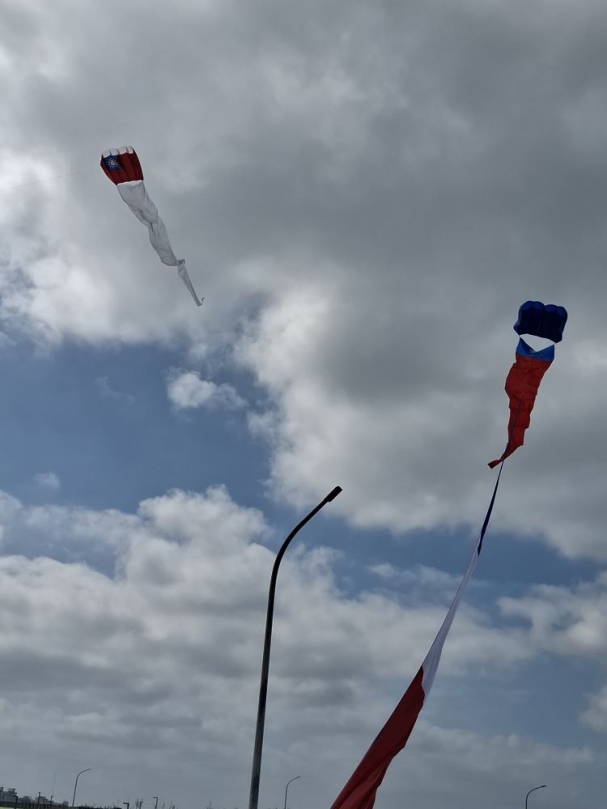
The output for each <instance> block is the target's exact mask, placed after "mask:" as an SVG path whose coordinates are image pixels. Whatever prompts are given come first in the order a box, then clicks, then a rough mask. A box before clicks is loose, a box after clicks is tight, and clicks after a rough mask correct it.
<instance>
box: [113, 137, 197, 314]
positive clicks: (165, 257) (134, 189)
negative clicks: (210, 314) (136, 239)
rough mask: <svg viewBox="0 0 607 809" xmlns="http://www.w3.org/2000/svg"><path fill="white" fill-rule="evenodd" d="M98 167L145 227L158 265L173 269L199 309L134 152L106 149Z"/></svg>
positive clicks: (183, 263)
mask: <svg viewBox="0 0 607 809" xmlns="http://www.w3.org/2000/svg"><path fill="white" fill-rule="evenodd" d="M101 168H102V169H103V171H104V172H105V174H106V175H107V176H108V177H109V178H110V180H111V181H112V182H113V183H114V184H115V186H116V188H117V189H118V193H119V194H120V196H121V197H122V199H123V200H124V201H125V202H126V204H127V205H128V206H129V208H130V209H131V211H132V212H133V213H134V214H135V216H136V217H137V219H139V221H140V222H141V223H142V224H144V225H145V226H146V227H147V229H148V231H149V234H150V242H151V244H152V247H153V248H154V250H155V251H156V252H157V253H158V256H159V257H160V260H161V261H162V263H163V264H167V265H168V266H169V267H177V275H178V276H179V277H180V278H181V280H182V281H183V283H184V284H185V285H186V287H187V288H188V290H189V292H190V295H191V296H192V297H193V298H194V301H195V303H196V306H202V301H201V300H199V298H198V295H196V292H195V290H194V287H193V285H192V282H191V281H190V276H189V275H188V271H187V270H186V268H185V261H182V260H181V259H178V258H175V254H174V253H173V248H172V247H171V243H170V241H169V237H168V234H167V231H166V227H165V225H164V222H163V221H162V219H161V218H160V217H159V216H158V210H157V209H156V206H155V205H154V203H153V202H152V200H151V199H150V198H149V196H148V192H147V191H146V188H145V185H144V183H143V171H142V169H141V163H140V162H139V158H138V157H137V152H136V151H135V150H134V149H133V147H132V146H123V147H121V148H120V149H108V150H107V151H106V152H103V154H102V155H101ZM203 300H204V299H203Z"/></svg>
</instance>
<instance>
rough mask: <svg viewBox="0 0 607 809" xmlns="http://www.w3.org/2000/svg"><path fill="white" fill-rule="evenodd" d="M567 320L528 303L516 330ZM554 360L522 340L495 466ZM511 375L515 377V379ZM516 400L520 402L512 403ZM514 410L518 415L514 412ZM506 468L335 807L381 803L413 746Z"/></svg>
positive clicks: (366, 808)
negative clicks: (437, 617)
mask: <svg viewBox="0 0 607 809" xmlns="http://www.w3.org/2000/svg"><path fill="white" fill-rule="evenodd" d="M566 321H567V312H566V311H565V310H564V309H563V308H562V307H560V306H552V305H548V306H544V304H543V303H540V302H539V301H527V302H526V303H524V304H523V305H522V306H521V308H520V309H519V318H518V320H517V322H516V324H515V326H514V329H515V331H516V332H517V333H518V334H519V335H520V334H532V335H536V336H538V337H546V338H548V339H549V340H553V341H554V342H555V343H557V342H559V341H560V340H562V337H563V329H564V328H565V323H566ZM521 344H522V346H521ZM553 358H554V346H550V347H549V348H548V349H544V350H543V351H537V352H535V351H533V350H532V349H531V348H530V347H529V346H528V345H527V344H526V343H525V342H524V340H522V339H521V341H520V342H519V347H518V348H517V358H516V359H517V361H516V363H515V365H514V367H513V368H512V370H511V371H510V373H509V375H508V379H509V380H510V385H508V383H506V390H507V391H508V395H509V396H510V411H511V418H510V428H509V433H510V439H509V441H508V445H507V446H506V451H505V452H504V454H503V455H502V457H501V458H500V459H499V460H498V461H495V462H494V464H493V465H497V464H503V462H504V460H505V459H506V458H507V457H508V456H509V455H510V454H511V453H512V452H513V451H514V449H516V448H517V447H519V446H521V444H522V443H523V433H524V429H522V430H521V429H519V424H518V419H519V418H521V417H522V419H523V421H522V423H524V424H525V428H526V427H527V426H529V414H530V413H531V408H532V407H533V402H534V400H535V395H536V393H537V388H538V385H539V383H540V381H541V378H542V376H543V374H544V373H545V371H546V370H547V368H548V366H549V365H550V363H551V362H552V359H553ZM511 377H513V378H512V379H511ZM513 400H514V406H513V404H512V402H513ZM512 413H514V416H513V415H512ZM525 419H526V423H525ZM511 442H512V443H511ZM516 442H518V443H516ZM503 468H504V467H503V465H501V466H500V470H499V474H498V476H497V480H496V481H495V486H494V488H493V494H492V495H491V500H490V502H489V508H488V509H487V513H486V514H485V519H484V520H483V525H482V528H481V532H480V536H479V539H478V542H477V544H476V546H475V548H474V550H473V552H472V556H471V558H470V561H469V563H468V567H467V568H466V572H465V573H464V576H463V578H462V580H461V583H460V585H459V587H458V588H457V592H456V594H455V598H454V599H453V601H452V603H451V606H450V607H449V611H448V612H447V615H446V617H445V619H444V621H443V623H442V626H441V628H440V629H439V631H438V634H437V636H436V638H435V639H434V642H433V644H432V646H431V647H430V651H429V652H428V654H427V655H426V658H425V660H424V662H423V663H422V665H421V668H420V669H419V671H418V672H417V674H416V675H415V677H414V678H413V681H412V683H411V685H410V686H409V687H408V688H407V690H406V692H405V694H404V696H403V697H402V699H401V701H400V702H399V703H398V705H397V706H396V708H395V709H394V711H393V712H392V715H391V716H390V717H389V719H388V721H387V722H386V724H385V725H384V726H383V728H382V729H381V730H380V732H379V734H378V735H377V736H376V738H375V741H374V742H373V744H372V745H371V747H370V748H369V749H368V750H367V752H366V753H365V755H364V757H363V759H362V761H361V762H360V764H359V765H358V767H357V768H356V769H355V770H354V772H353V774H352V776H351V777H350V780H349V781H348V783H347V784H346V785H345V787H344V788H343V789H342V791H341V792H340V794H339V796H338V797H337V799H336V800H335V802H334V803H333V805H332V806H331V809H372V807H373V806H374V805H375V796H376V794H377V790H378V789H379V787H380V785H381V783H382V781H383V779H384V776H385V774H386V772H387V770H388V767H389V766H390V764H391V762H392V760H393V759H394V757H395V756H396V755H397V754H398V753H399V752H400V751H401V750H402V749H403V748H404V746H405V745H406V744H407V740H408V739H409V736H410V735H411V732H412V730H413V728H414V727H415V723H416V722H417V718H418V716H419V714H420V712H421V710H422V708H423V706H424V702H425V700H426V698H427V696H428V694H429V692H430V689H431V688H432V683H433V682H434V677H435V675H436V671H437V669H438V664H439V663H440V659H441V654H442V651H443V646H444V645H445V640H446V638H447V635H448V633H449V630H450V629H451V625H452V623H453V619H454V618H455V613H456V612H457V609H458V607H459V604H460V601H461V600H462V597H463V595H464V591H465V589H466V586H467V585H468V582H469V581H470V577H471V576H472V574H473V573H474V569H475V568H476V565H477V562H478V558H479V556H480V553H481V550H482V548H483V540H484V538H485V533H486V531H487V527H488V525H489V521H490V519H491V514H492V512H493V506H494V505H495V498H496V495H497V490H498V487H499V483H500V478H501V476H502V470H503Z"/></svg>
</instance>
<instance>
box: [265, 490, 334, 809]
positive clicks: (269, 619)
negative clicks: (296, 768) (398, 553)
mask: <svg viewBox="0 0 607 809" xmlns="http://www.w3.org/2000/svg"><path fill="white" fill-rule="evenodd" d="M341 491H342V488H341V486H336V487H335V488H334V489H333V490H332V491H330V492H329V494H328V495H327V496H326V497H325V499H324V500H322V501H321V502H320V503H319V504H318V505H317V506H315V507H314V508H313V509H312V511H311V512H310V513H309V514H307V515H306V516H305V517H304V518H303V520H302V521H301V522H300V523H298V524H297V525H296V526H295V528H294V529H293V530H292V531H291V533H290V534H289V536H288V537H287V538H286V539H285V541H284V542H283V543H282V547H281V549H280V550H279V551H278V554H277V556H276V559H275V560H274V567H273V568H272V576H271V577H270V592H269V594H268V609H267V613H266V632H265V637H264V641H263V657H262V662H261V682H260V684H259V703H258V707H257V725H256V727H255V747H254V749H253V769H252V772H251V791H250V793H249V809H257V804H258V802H259V777H260V774H261V753H262V748H263V729H264V724H265V719H266V698H267V696H268V674H269V671H270V644H271V643H272V621H273V620H274V592H275V590H276V578H277V576H278V568H279V566H280V563H281V561H282V557H283V556H284V554H285V551H286V550H287V548H288V547H289V545H290V543H291V540H292V539H293V537H294V536H295V535H296V534H297V533H298V532H299V531H300V530H301V529H302V528H303V527H304V525H305V524H306V523H307V522H309V521H310V520H311V519H312V517H314V515H315V514H318V512H319V511H320V510H321V508H323V506H326V505H327V503H331V502H332V501H333V500H335V498H336V497H337V495H338V494H339V493H340V492H341Z"/></svg>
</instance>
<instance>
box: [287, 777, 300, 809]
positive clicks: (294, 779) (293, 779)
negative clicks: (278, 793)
mask: <svg viewBox="0 0 607 809" xmlns="http://www.w3.org/2000/svg"><path fill="white" fill-rule="evenodd" d="M298 778H301V775H296V776H295V778H291V781H287V785H286V787H285V809H287V792H288V791H289V784H290V783H291V782H292V781H297V779H298Z"/></svg>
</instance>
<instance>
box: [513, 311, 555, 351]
mask: <svg viewBox="0 0 607 809" xmlns="http://www.w3.org/2000/svg"><path fill="white" fill-rule="evenodd" d="M565 323H567V310H566V309H565V308H564V307H562V306H555V305H554V304H553V303H547V304H544V303H542V302H541V301H526V302H525V303H524V304H523V305H522V306H521V308H520V309H519V310H518V320H517V321H516V323H515V324H514V331H515V332H516V333H517V334H532V335H534V336H535V337H545V338H546V339H547V340H552V342H553V343H560V342H561V340H562V339H563V330H564V328H565Z"/></svg>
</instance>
